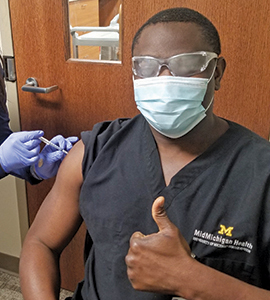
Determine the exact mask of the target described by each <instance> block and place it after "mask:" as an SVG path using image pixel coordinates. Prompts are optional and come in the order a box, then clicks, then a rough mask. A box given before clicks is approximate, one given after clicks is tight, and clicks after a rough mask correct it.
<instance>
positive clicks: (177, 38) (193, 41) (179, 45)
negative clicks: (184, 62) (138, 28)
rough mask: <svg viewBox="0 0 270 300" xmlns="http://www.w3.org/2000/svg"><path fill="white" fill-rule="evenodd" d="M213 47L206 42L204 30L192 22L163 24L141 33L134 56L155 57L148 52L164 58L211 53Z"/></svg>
mask: <svg viewBox="0 0 270 300" xmlns="http://www.w3.org/2000/svg"><path fill="white" fill-rule="evenodd" d="M210 50H211V47H210V46H209V45H208V44H207V42H206V41H205V38H204V36H203V34H202V28H201V27H200V26H199V25H197V24H195V23H191V22H188V23H187V22H186V23H185V22H166V23H165V22H161V23H156V24H151V25H149V26H147V27H146V28H145V29H144V30H143V31H142V33H141V35H140V37H139V39H138V43H137V44H136V45H135V47H134V55H153V54H150V53H146V52H149V51H150V52H153V51H154V52H156V53H157V54H156V55H157V56H162V57H164V54H165V53H164V52H168V51H169V52H170V53H173V54H168V55H166V56H171V55H174V54H179V53H185V52H193V51H210Z"/></svg>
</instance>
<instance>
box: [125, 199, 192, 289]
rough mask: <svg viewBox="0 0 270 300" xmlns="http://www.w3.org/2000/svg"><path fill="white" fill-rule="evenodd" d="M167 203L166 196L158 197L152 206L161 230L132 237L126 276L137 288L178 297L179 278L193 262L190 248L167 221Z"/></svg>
mask: <svg viewBox="0 0 270 300" xmlns="http://www.w3.org/2000/svg"><path fill="white" fill-rule="evenodd" d="M164 201H165V199H164V197H158V198H157V199H156V200H155V201H154V203H153V206H152V217H153V219H154V220H155V222H156V224H157V226H158V228H159V231H158V232H157V233H153V234H150V235H147V236H145V235H143V234H142V233H141V232H135V233H134V234H133V235H132V236H131V238H130V248H129V251H128V254H127V256H126V264H127V273H128V277H129V280H130V282H131V284H132V286H133V288H134V289H137V290H144V291H151V292H159V293H164V294H177V293H176V292H177V290H178V285H179V279H180V277H179V276H180V274H181V273H183V268H184V265H185V263H186V262H188V261H189V260H190V259H191V257H190V248H189V246H188V244H187V242H186V241H185V239H184V238H183V236H182V234H181V233H180V231H179V230H178V228H177V227H176V226H175V225H174V224H173V223H172V222H171V221H170V219H169V218H168V216H167V213H166V211H165V209H164ZM177 274H178V275H177Z"/></svg>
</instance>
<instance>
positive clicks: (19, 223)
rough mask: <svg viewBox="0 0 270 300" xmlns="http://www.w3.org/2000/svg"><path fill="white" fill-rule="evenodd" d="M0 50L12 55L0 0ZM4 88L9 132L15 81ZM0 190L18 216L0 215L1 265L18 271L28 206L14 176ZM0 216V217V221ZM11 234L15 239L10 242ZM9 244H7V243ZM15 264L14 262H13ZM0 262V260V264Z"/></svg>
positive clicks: (1, 207)
mask: <svg viewBox="0 0 270 300" xmlns="http://www.w3.org/2000/svg"><path fill="white" fill-rule="evenodd" d="M0 7H1V10H0V39H1V41H0V49H2V51H1V54H2V55H5V56H13V55H14V52H13V42H12V31H11V23H10V12H9V1H8V0H0ZM6 91H7V99H8V103H7V104H8V110H9V116H10V127H11V129H12V130H13V131H20V129H21V128H20V116H19V107H18V94H17V82H16V81H15V82H9V81H6ZM0 188H1V191H2V192H1V193H3V194H5V195H6V194H8V195H9V197H8V198H5V199H4V200H3V201H0V211H7V210H8V211H9V212H11V215H12V216H18V220H14V219H13V218H6V219H4V220H3V219H2V218H0V228H1V233H0V236H3V237H7V238H5V243H3V244H6V245H5V248H4V249H3V248H2V247H3V245H2V246H1V245H0V253H1V252H4V254H5V255H6V257H5V258H6V259H8V258H9V257H10V258H11V266H10V267H8V266H9V264H8V263H7V262H5V264H4V265H5V267H6V268H10V271H15V272H18V270H19V259H18V260H17V259H15V260H14V259H12V257H15V258H19V256H20V252H21V247H22V244H23V240H24V238H25V235H26V233H27V231H28V228H29V222H28V209H27V197H26V186H25V181H24V180H22V179H19V178H16V177H14V176H7V177H6V178H4V179H2V180H1V182H0ZM1 219H2V220H1ZM3 222H4V223H3ZM14 237H16V238H18V237H19V241H18V240H16V241H14ZM9 245H10V246H9ZM14 263H15V265H14ZM1 265H2V263H1V260H0V267H1Z"/></svg>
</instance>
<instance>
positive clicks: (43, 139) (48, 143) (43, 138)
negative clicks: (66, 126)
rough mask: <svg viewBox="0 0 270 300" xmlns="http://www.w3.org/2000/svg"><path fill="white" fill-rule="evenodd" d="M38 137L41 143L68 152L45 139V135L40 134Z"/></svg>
mask: <svg viewBox="0 0 270 300" xmlns="http://www.w3.org/2000/svg"><path fill="white" fill-rule="evenodd" d="M39 139H40V140H41V141H42V142H43V143H45V144H46V145H50V146H52V147H54V148H55V149H58V150H60V151H62V152H64V153H65V154H68V152H67V151H66V150H64V149H62V148H60V147H59V146H57V145H55V144H54V143H52V142H51V141H49V140H47V139H45V137H43V136H42V137H40V138H39Z"/></svg>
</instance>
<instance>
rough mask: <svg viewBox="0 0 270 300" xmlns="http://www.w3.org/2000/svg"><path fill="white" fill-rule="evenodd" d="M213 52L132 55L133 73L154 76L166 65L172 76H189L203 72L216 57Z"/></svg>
mask: <svg viewBox="0 0 270 300" xmlns="http://www.w3.org/2000/svg"><path fill="white" fill-rule="evenodd" d="M217 57H218V55H217V54H216V53H214V52H207V51H200V52H192V53H183V54H178V55H174V56H172V57H169V58H167V59H160V58H155V57H152V56H133V57H132V71H133V74H134V75H136V76H139V77H141V78H147V77H156V76H158V75H159V73H160V69H161V67H162V66H166V67H167V68H168V69H169V70H170V72H171V74H172V75H173V76H183V77H189V76H192V75H196V74H199V73H201V72H203V71H204V70H205V69H206V68H207V66H208V64H209V62H210V61H211V60H212V59H214V58H217Z"/></svg>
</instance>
